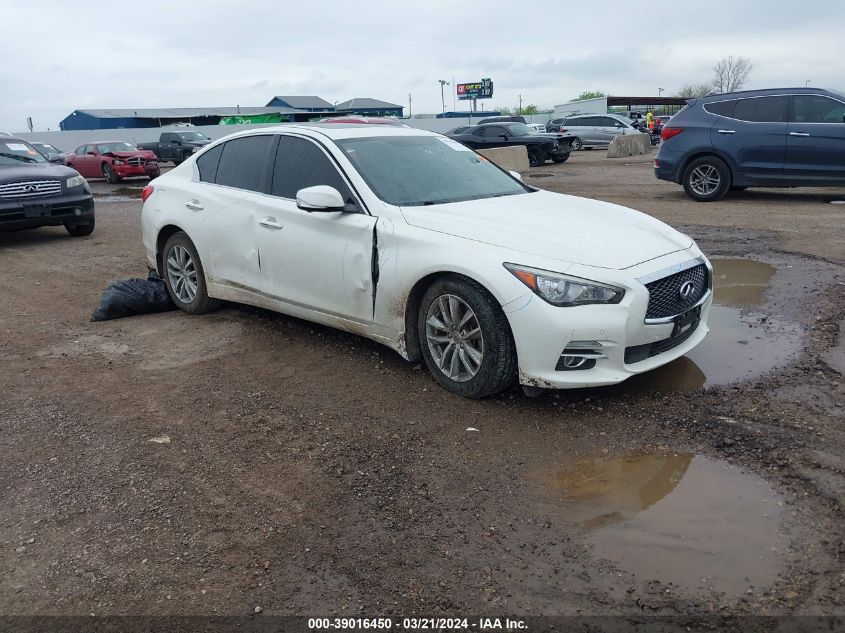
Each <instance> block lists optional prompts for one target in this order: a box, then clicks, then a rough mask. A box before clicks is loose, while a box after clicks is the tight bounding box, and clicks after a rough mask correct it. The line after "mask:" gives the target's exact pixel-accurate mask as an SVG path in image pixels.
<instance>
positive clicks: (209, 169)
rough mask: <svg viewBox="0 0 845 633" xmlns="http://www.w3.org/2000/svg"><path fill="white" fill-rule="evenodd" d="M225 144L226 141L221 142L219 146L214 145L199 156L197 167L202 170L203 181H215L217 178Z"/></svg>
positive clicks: (201, 178)
mask: <svg viewBox="0 0 845 633" xmlns="http://www.w3.org/2000/svg"><path fill="white" fill-rule="evenodd" d="M223 145H224V143H221V144H220V145H218V146H217V147H212V148H211V149H210V150H208V151H207V152H205V153H204V154H202V156H200V157H199V158H197V169H198V170H199V172H200V180H201V181H202V182H214V181H215V180H217V165H218V164H219V163H220V155H221V154H222V153H223Z"/></svg>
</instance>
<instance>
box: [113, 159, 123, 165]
mask: <svg viewBox="0 0 845 633" xmlns="http://www.w3.org/2000/svg"><path fill="white" fill-rule="evenodd" d="M112 164H113V165H122V164H123V161H122V160H115V161H112Z"/></svg>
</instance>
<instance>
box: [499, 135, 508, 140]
mask: <svg viewBox="0 0 845 633" xmlns="http://www.w3.org/2000/svg"><path fill="white" fill-rule="evenodd" d="M499 138H503V139H505V140H506V141H507V140H508V135H507V134H499Z"/></svg>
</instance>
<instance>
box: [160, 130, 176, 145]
mask: <svg viewBox="0 0 845 633" xmlns="http://www.w3.org/2000/svg"><path fill="white" fill-rule="evenodd" d="M173 140H174V139H173V134H171V133H170V132H165V133H164V134H162V136H161V142H162V143H172V142H173Z"/></svg>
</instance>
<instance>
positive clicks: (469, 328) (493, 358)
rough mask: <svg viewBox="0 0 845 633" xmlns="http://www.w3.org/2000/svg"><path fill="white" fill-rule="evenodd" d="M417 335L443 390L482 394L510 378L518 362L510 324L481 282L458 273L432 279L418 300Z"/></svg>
mask: <svg viewBox="0 0 845 633" xmlns="http://www.w3.org/2000/svg"><path fill="white" fill-rule="evenodd" d="M467 311H469V312H467ZM462 321H463V327H460V325H461V322H462ZM473 326H475V327H473ZM476 330H477V331H478V333H477V335H473V332H474V331H476ZM417 335H418V336H419V340H420V347H421V348H422V354H423V358H424V359H425V364H426V365H427V366H428V369H429V371H430V372H431V373H432V375H433V376H434V379H435V380H436V381H437V382H438V383H440V385H441V386H443V387H444V388H446V389H447V390H448V391H451V392H452V393H454V394H457V395H459V396H463V397H464V398H485V397H487V396H491V395H493V394H495V393H499V392H500V391H503V390H504V389H507V388H508V387H509V386H510V385H511V384H512V383H513V380H514V376H515V375H516V368H517V362H516V346H515V345H514V342H513V336H512V335H511V331H510V326H509V325H508V321H507V318H506V317H505V315H504V313H503V312H502V309H501V307H500V306H499V304H498V302H497V301H496V300H495V299H494V298H493V297H492V296H491V295H490V293H489V292H487V290H486V289H485V288H484V287H483V286H481V285H480V284H478V283H476V282H474V281H472V280H469V279H465V278H462V277H457V276H454V277H444V278H441V279H438V280H437V281H435V282H434V283H433V284H432V285H431V286H430V287H429V288H428V290H426V292H425V294H424V295H423V298H422V301H421V303H420V310H419V313H418V315H417ZM456 341H457V347H456ZM441 365H442V367H441Z"/></svg>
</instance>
